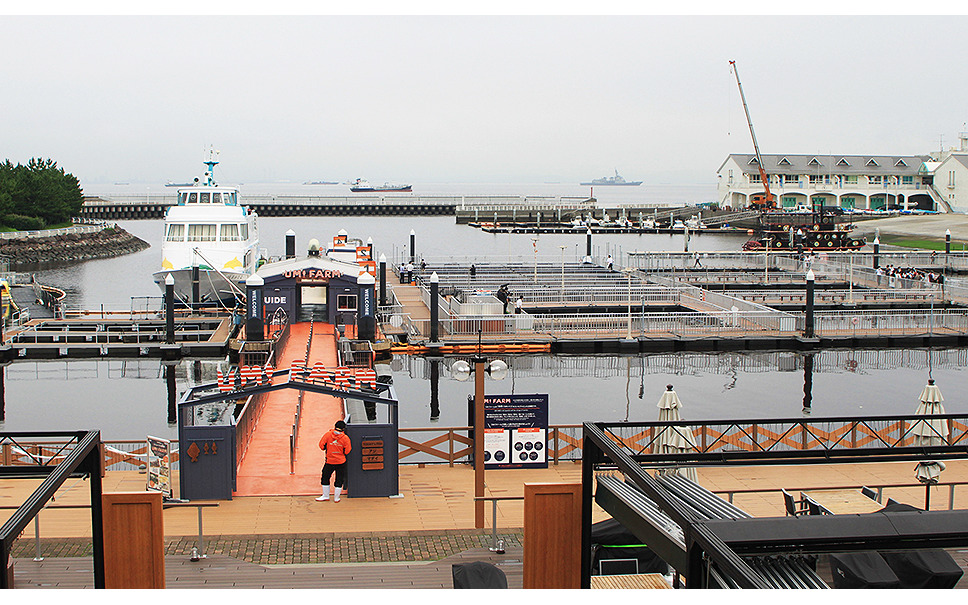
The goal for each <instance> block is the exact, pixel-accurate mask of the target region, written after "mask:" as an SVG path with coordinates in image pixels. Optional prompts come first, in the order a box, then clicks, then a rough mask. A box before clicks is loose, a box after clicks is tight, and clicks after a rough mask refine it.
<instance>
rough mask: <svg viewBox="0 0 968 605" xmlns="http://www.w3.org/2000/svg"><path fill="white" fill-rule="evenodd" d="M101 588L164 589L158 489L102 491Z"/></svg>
mask: <svg viewBox="0 0 968 605" xmlns="http://www.w3.org/2000/svg"><path fill="white" fill-rule="evenodd" d="M101 502H102V503H103V519H104V587H105V588H164V587H165V529H164V519H163V517H162V511H161V492H130V493H114V494H103V495H102V497H101Z"/></svg>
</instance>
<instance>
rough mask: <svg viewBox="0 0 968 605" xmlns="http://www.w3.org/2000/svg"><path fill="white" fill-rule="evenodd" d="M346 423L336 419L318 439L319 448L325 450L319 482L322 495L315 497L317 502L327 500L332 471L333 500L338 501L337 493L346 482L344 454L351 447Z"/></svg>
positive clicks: (348, 451)
mask: <svg viewBox="0 0 968 605" xmlns="http://www.w3.org/2000/svg"><path fill="white" fill-rule="evenodd" d="M344 431H346V423H345V422H343V421H342V420H337V421H336V425H335V426H334V427H333V429H332V430H330V431H327V432H326V434H325V435H323V438H322V439H320V440H319V449H321V450H323V451H324V452H326V463H325V464H323V474H322V476H321V477H320V483H322V484H323V495H322V496H320V497H318V498H316V501H317V502H323V501H326V500H329V480H330V479H331V478H332V476H333V473H334V472H335V473H336V480H335V481H334V482H333V487H335V488H336V489H335V490H334V492H333V501H334V502H339V495H340V493H341V492H342V491H343V485H344V484H345V483H346V454H349V453H350V450H351V449H353V446H352V444H351V443H350V438H349V437H347V436H346V433H345V432H344Z"/></svg>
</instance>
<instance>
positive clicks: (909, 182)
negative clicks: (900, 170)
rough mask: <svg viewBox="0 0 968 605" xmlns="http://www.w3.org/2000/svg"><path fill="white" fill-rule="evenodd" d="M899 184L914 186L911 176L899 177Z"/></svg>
mask: <svg viewBox="0 0 968 605" xmlns="http://www.w3.org/2000/svg"><path fill="white" fill-rule="evenodd" d="M901 184H902V185H913V184H914V177H913V176H902V177H901Z"/></svg>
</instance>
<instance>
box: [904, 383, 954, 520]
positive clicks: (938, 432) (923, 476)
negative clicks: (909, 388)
mask: <svg viewBox="0 0 968 605" xmlns="http://www.w3.org/2000/svg"><path fill="white" fill-rule="evenodd" d="M920 400H921V401H920V403H919V404H918V409H917V411H916V412H915V413H914V414H915V415H916V416H934V415H937V414H944V405H942V403H941V402H942V401H944V397H942V395H941V389H939V388H938V385H936V384H934V380H933V379H930V380H928V384H927V385H926V386H925V387H924V390H922V391H921V397H920ZM910 432H911V434H912V435H913V437H914V446H915V447H935V446H939V445H945V444H946V443H948V423H947V422H945V421H944V420H943V419H941V418H928V419H924V420H916V421H914V422H913V423H912V424H911V430H910ZM944 468H945V466H944V463H943V462H940V461H935V460H928V461H924V462H919V463H918V465H917V467H915V469H914V474H915V476H916V477H917V478H918V481H920V482H921V483H924V484H925V494H924V508H925V509H928V507H929V504H930V489H931V485H933V484H935V483H937V482H938V480H939V479H940V477H941V471H943V470H944Z"/></svg>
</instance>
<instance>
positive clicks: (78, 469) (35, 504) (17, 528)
mask: <svg viewBox="0 0 968 605" xmlns="http://www.w3.org/2000/svg"><path fill="white" fill-rule="evenodd" d="M45 440H50V442H51V443H56V444H58V445H57V446H56V447H57V448H58V449H57V451H56V453H55V454H54V455H49V456H46V457H40V456H36V455H32V454H28V457H29V458H30V460H31V462H32V464H17V465H9V466H0V478H3V479H38V478H42V479H43V482H41V484H40V485H39V486H38V487H37V489H35V490H34V492H33V493H32V494H31V495H30V497H29V498H27V501H26V502H24V503H23V504H22V505H21V506H20V508H18V509H17V510H16V511H15V512H14V514H13V515H12V516H11V517H10V518H9V519H7V521H6V522H5V523H4V524H3V525H2V526H0V568H2V569H3V570H6V568H7V562H8V559H9V557H10V552H11V550H12V549H13V543H14V541H15V540H16V539H17V538H18V537H19V536H20V534H21V533H22V532H23V530H24V529H25V528H26V527H27V525H28V524H29V523H30V521H31V520H32V519H33V518H34V517H36V516H37V515H38V514H40V511H41V510H43V508H44V507H45V506H46V505H47V503H48V502H49V501H50V500H51V499H52V498H53V497H54V494H56V493H57V490H58V489H60V487H61V485H63V484H64V482H65V481H67V480H68V479H70V478H78V477H80V478H86V479H88V481H89V482H90V488H91V537H92V540H91V542H92V550H93V556H94V587H95V588H104V533H103V525H102V521H103V519H102V514H101V470H102V468H101V467H102V463H103V461H102V457H101V456H102V454H101V433H100V431H73V432H38V431H29V432H11V433H0V445H10V446H12V447H18V448H19V447H20V446H19V443H20V442H21V441H24V442H28V441H29V442H31V443H32V444H34V443H36V442H38V441H45ZM20 449H24V450H25V451H26V448H20ZM11 580H12V578H10V577H8V576H7V574H6V573H5V572H4V573H0V588H11V586H10V582H11Z"/></svg>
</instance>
